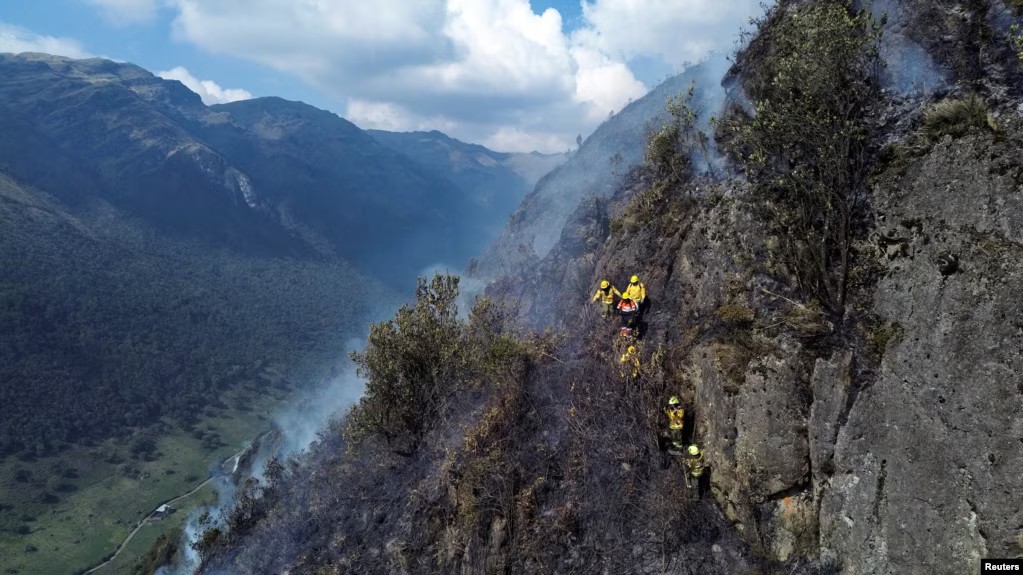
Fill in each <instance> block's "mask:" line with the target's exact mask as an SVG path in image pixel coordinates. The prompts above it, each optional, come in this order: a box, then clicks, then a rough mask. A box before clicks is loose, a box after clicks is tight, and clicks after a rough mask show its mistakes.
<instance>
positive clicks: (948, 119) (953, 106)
mask: <svg viewBox="0 0 1023 575" xmlns="http://www.w3.org/2000/svg"><path fill="white" fill-rule="evenodd" d="M996 126H997V124H996V123H995V120H994V118H993V117H992V116H991V115H990V114H988V111H987V106H986V105H985V104H984V99H983V98H981V97H980V96H978V95H977V94H970V95H969V96H966V97H965V98H960V99H957V98H946V99H944V100H942V101H940V102H938V103H937V104H933V105H932V106H930V107H929V108H927V111H926V112H924V135H926V136H927V138H928V139H930V140H939V139H941V138H943V137H944V136H946V135H948V136H952V137H953V138H958V137H960V136H964V135H966V134H967V133H969V132H972V131H980V130H993V129H995V128H996Z"/></svg>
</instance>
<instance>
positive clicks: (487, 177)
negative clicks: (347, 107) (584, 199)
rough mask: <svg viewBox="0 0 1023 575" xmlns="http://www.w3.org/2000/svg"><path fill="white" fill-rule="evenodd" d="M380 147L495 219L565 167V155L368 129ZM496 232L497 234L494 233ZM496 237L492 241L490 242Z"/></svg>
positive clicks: (434, 135) (438, 134)
mask: <svg viewBox="0 0 1023 575" xmlns="http://www.w3.org/2000/svg"><path fill="white" fill-rule="evenodd" d="M368 132H369V134H370V135H371V136H373V137H374V138H376V139H377V140H378V141H379V142H380V143H381V144H383V145H385V146H387V147H389V148H392V149H394V150H396V151H397V152H399V153H401V154H403V155H404V156H406V157H408V158H411V159H412V160H413V161H414V162H416V163H417V164H418V165H419V166H420V167H421V168H423V169H426V170H430V171H433V172H434V173H436V174H438V175H439V176H441V177H444V178H447V179H448V180H451V181H452V182H454V183H456V184H458V186H459V187H461V188H462V189H463V190H466V191H468V192H470V196H471V197H472V199H473V201H474V202H476V203H477V204H478V205H479V208H480V209H482V210H484V211H485V213H487V214H490V215H491V219H492V220H494V221H498V220H500V225H501V226H504V225H505V224H506V222H505V221H503V218H504V217H506V216H507V214H510V213H512V212H513V211H515V208H516V207H518V205H519V204H520V203H521V202H522V198H523V197H524V196H525V195H526V194H527V193H529V192H531V191H532V190H533V187H534V186H535V185H536V183H537V181H538V180H539V179H540V178H541V177H543V176H545V175H546V174H548V173H549V172H550V171H551V170H553V169H554V168H556V167H558V166H559V165H561V164H562V163H564V161H565V159H566V157H565V155H564V154H541V153H538V152H532V153H529V154H515V153H505V152H494V151H492V150H488V149H487V148H485V147H483V146H480V145H478V144H466V143H465V142H460V141H458V140H456V139H454V138H449V137H448V136H446V135H444V134H443V133H441V132H438V131H436V130H434V131H432V132H385V131H382V130H369V131H368ZM495 231H497V230H495ZM493 239H496V234H495V237H494V238H490V240H491V241H492V240H493Z"/></svg>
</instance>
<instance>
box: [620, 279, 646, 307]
mask: <svg viewBox="0 0 1023 575" xmlns="http://www.w3.org/2000/svg"><path fill="white" fill-rule="evenodd" d="M625 295H627V296H629V297H631V298H632V300H633V301H635V302H636V303H643V300H645V299H646V286H644V285H643V282H639V283H634V284H633V283H630V284H629V287H627V288H625Z"/></svg>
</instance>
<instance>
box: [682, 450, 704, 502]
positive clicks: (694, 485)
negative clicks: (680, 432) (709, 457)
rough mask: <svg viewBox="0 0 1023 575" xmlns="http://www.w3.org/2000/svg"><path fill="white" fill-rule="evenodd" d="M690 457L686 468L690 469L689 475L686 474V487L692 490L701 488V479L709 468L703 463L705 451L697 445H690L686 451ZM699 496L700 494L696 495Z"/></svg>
mask: <svg viewBox="0 0 1023 575" xmlns="http://www.w3.org/2000/svg"><path fill="white" fill-rule="evenodd" d="M686 452H687V453H688V457H686V467H687V468H689V473H688V474H686V485H687V486H688V487H689V488H690V489H697V490H699V488H700V478H702V477H703V472H704V471H706V469H707V466H706V465H704V463H703V451H701V450H700V448H699V446H697V445H696V444H693V445H690V446H689V448H688V449H687V450H686ZM696 495H699V492H697V493H696Z"/></svg>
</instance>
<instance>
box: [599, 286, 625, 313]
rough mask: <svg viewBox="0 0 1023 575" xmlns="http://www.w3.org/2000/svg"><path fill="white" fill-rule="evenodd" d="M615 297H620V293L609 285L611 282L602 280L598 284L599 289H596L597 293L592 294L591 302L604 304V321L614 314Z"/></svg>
mask: <svg viewBox="0 0 1023 575" xmlns="http://www.w3.org/2000/svg"><path fill="white" fill-rule="evenodd" d="M615 296H618V297H622V292H620V291H618V290H617V289H616V288H615V286H613V285H611V282H609V281H607V280H603V281H602V282H600V287H599V288H598V289H597V293H595V294H593V301H597V300H600V303H602V304H604V319H609V318H610V317H611V316H612V315H614V312H615Z"/></svg>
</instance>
